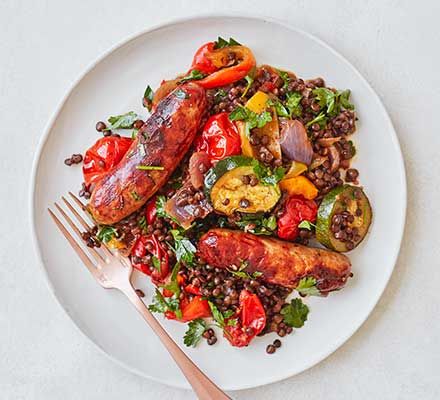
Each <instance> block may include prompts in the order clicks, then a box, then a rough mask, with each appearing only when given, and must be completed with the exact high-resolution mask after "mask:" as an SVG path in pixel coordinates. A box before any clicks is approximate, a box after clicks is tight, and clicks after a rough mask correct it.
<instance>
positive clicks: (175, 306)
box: [148, 289, 182, 318]
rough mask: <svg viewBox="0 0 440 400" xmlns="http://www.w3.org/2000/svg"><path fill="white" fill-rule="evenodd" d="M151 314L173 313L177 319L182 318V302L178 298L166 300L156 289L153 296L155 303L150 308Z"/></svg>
mask: <svg viewBox="0 0 440 400" xmlns="http://www.w3.org/2000/svg"><path fill="white" fill-rule="evenodd" d="M148 309H149V310H150V311H151V312H156V313H164V312H166V311H172V312H174V313H175V314H176V317H177V318H182V311H181V310H180V301H179V298H178V297H177V296H173V297H171V298H168V299H165V298H164V297H163V295H162V293H161V292H160V291H159V290H158V289H156V292H155V294H154V296H153V303H152V304H150V305H149V306H148Z"/></svg>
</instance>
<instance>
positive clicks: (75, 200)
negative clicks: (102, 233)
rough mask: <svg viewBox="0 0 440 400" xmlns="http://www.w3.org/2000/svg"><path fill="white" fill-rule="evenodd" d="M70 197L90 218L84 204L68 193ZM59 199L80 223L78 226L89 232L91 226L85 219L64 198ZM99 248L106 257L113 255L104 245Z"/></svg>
mask: <svg viewBox="0 0 440 400" xmlns="http://www.w3.org/2000/svg"><path fill="white" fill-rule="evenodd" d="M69 194H70V196H71V197H72V199H73V201H74V202H75V203H76V204H77V205H78V206H79V207H80V208H81V209H82V210H83V211H84V212H85V213H86V214H87V216H88V217H89V218H90V216H89V214H88V212H87V207H86V206H85V204H83V202H82V201H81V200H80V199H78V197H76V196H75V195H74V194H73V193H72V192H69ZM61 198H62V199H63V201H64V203H66V206H67V207H69V210H70V211H72V213H73V214H74V215H75V217H76V218H77V219H78V221H79V222H80V224H81V225H82V226H83V227H84V228H85V229H87V230H89V231H90V230H91V229H92V228H91V226H90V225H89V224H88V223H87V222H86V221H85V219H84V218H83V217H81V215H80V214H79V212H78V211H76V210H75V208H74V207H73V206H72V205H71V204H70V203H69V202H68V200H67V199H66V198H65V197H64V196H61ZM101 248H102V249H103V251H104V253H106V254H107V255H108V256H111V255H112V254H113V253H112V252H111V251H110V249H109V248H108V247H107V246H106V245H105V243H103V246H101Z"/></svg>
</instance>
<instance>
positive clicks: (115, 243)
mask: <svg viewBox="0 0 440 400" xmlns="http://www.w3.org/2000/svg"><path fill="white" fill-rule="evenodd" d="M107 246H108V247H110V248H111V249H117V250H119V249H123V248H124V247H125V244H124V243H122V242H120V241H119V240H118V239H115V238H111V239H110V240H109V241H108V242H107Z"/></svg>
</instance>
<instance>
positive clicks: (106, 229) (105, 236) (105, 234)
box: [96, 225, 118, 243]
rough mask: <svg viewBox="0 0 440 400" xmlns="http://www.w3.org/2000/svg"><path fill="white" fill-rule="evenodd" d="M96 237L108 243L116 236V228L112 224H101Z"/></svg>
mask: <svg viewBox="0 0 440 400" xmlns="http://www.w3.org/2000/svg"><path fill="white" fill-rule="evenodd" d="M96 237H97V239H98V240H99V241H100V242H103V243H108V242H109V241H110V240H112V239H113V238H114V237H118V230H117V229H116V228H113V226H108V225H103V226H101V228H100V229H99V232H98V233H97V235H96Z"/></svg>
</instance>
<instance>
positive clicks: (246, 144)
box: [235, 121, 255, 158]
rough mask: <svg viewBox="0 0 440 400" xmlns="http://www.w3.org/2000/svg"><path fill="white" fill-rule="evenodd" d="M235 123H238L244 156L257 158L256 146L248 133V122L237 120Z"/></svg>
mask: <svg viewBox="0 0 440 400" xmlns="http://www.w3.org/2000/svg"><path fill="white" fill-rule="evenodd" d="M235 124H236V125H237V128H238V132H239V133H240V140H241V152H242V153H243V155H244V156H247V157H254V158H255V152H254V148H253V147H252V145H251V142H250V141H249V138H248V137H247V135H246V122H243V121H236V123H235Z"/></svg>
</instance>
